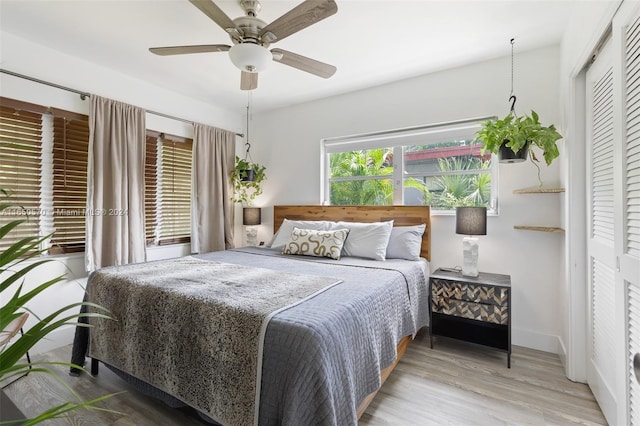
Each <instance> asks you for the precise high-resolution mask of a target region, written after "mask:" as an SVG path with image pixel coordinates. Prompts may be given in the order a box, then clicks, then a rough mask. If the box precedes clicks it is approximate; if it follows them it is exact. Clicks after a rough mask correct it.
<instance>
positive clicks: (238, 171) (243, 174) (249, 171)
mask: <svg viewBox="0 0 640 426" xmlns="http://www.w3.org/2000/svg"><path fill="white" fill-rule="evenodd" d="M265 170H266V167H265V166H261V165H260V164H258V163H253V162H251V161H250V160H247V159H242V158H240V157H238V156H237V155H236V165H235V168H234V169H233V171H232V172H231V181H232V182H233V192H234V195H233V198H232V199H231V200H232V201H233V202H234V203H240V204H242V205H245V206H248V205H251V203H252V202H253V200H254V199H255V198H256V197H257V196H258V195H260V194H262V186H261V184H262V181H263V180H265V179H266V178H267V175H266V174H265ZM250 175H251V176H252V177H253V179H252V180H249V179H248V178H249V176H250Z"/></svg>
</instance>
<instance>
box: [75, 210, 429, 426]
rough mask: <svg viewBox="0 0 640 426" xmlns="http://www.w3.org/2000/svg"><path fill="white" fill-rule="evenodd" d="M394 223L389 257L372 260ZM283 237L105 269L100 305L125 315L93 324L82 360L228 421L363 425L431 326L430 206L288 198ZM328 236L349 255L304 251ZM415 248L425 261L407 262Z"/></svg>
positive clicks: (94, 285) (93, 295)
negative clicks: (309, 202) (409, 349)
mask: <svg viewBox="0 0 640 426" xmlns="http://www.w3.org/2000/svg"><path fill="white" fill-rule="evenodd" d="M285 219H286V220H285ZM300 221H304V222H300ZM390 221H393V224H392V225H391V224H390ZM305 223H306V224H307V225H306V226H304V224H305ZM309 223H312V224H311V225H309ZM372 223H375V226H374V224H372ZM294 225H295V226H294ZM421 225H424V226H423V227H422V228H420V226H421ZM281 226H282V229H280V227H281ZM315 226H318V227H319V229H313V227H315ZM386 226H388V227H389V229H390V236H387V241H388V242H389V244H388V246H385V247H386V250H387V251H386V255H387V256H388V257H387V258H386V259H385V260H384V261H381V260H372V258H370V253H371V249H372V248H373V249H375V246H376V245H379V244H378V243H377V242H376V241H378V240H379V238H378V231H379V228H381V227H386ZM391 226H393V228H391ZM373 228H375V233H373V234H372V233H371V232H370V231H371V229H373ZM416 228H420V229H423V232H422V233H421V234H422V235H420V236H419V237H418V240H417V241H416V235H417V234H416V232H414V231H415V229H416ZM345 229H346V231H345ZM409 231H411V235H412V237H410V238H409V239H405V237H406V236H407V235H409V234H408V232H409ZM274 233H275V234H276V237H275V238H274V240H273V241H272V243H273V245H272V247H270V248H269V247H268V248H252V247H246V248H240V249H234V250H227V251H223V252H214V253H206V254H202V255H197V256H187V257H185V258H180V259H171V260H166V261H160V262H149V263H147V264H137V265H126V266H122V267H112V268H104V270H100V271H96V273H93V274H92V275H91V277H90V279H89V282H88V285H87V300H89V301H92V302H96V303H99V304H101V305H103V306H106V307H107V308H109V309H111V310H112V312H113V316H114V317H115V318H116V319H117V321H104V320H100V319H91V320H90V321H91V325H92V328H90V329H89V330H90V333H88V334H87V332H86V331H87V329H86V328H84V327H79V328H78V329H77V330H76V339H75V341H74V349H73V358H72V362H73V363H75V364H79V365H82V364H83V362H84V356H85V353H87V354H88V355H89V356H90V357H91V359H92V373H95V374H97V365H98V362H102V363H104V364H105V365H106V366H108V367H109V368H111V369H113V370H114V371H115V372H116V373H118V374H119V375H121V376H122V377H123V378H125V379H126V380H128V381H129V382H130V383H133V384H134V385H137V386H138V388H139V389H140V390H142V391H143V392H146V393H150V394H153V395H155V396H158V397H160V398H162V399H163V400H165V402H167V403H169V404H170V405H174V406H178V405H180V404H186V405H189V406H192V407H193V408H195V409H196V410H198V412H200V413H202V415H203V417H205V418H206V419H207V420H209V421H215V422H219V423H221V424H225V425H227V424H228V425H247V424H252V423H253V424H259V425H277V424H286V425H299V424H327V425H332V424H340V425H343V424H356V423H357V419H358V418H359V416H360V415H361V414H362V413H363V412H364V410H365V409H366V406H367V405H368V404H369V403H370V402H371V400H372V399H373V397H374V396H375V392H376V391H377V390H378V389H379V388H380V386H381V384H382V383H383V382H384V380H385V379H386V377H387V376H388V375H389V373H390V372H391V370H392V369H393V367H394V366H395V365H396V364H397V362H398V360H399V359H400V357H401V356H402V354H403V353H404V351H405V349H406V346H407V345H408V344H409V342H410V340H411V338H412V337H413V336H414V335H415V333H416V332H417V331H418V330H419V329H420V328H421V327H423V326H425V325H427V322H428V289H427V282H428V273H429V266H428V260H429V259H430V226H429V208H428V207H424V206H376V207H361V206H357V207H338V206H275V207H274ZM308 234H310V237H309V235H308ZM326 235H329V236H330V237H331V238H337V239H340V238H342V240H341V241H342V242H343V243H344V246H340V250H338V253H339V254H338V255H337V259H334V258H332V257H331V256H334V255H335V254H336V251H335V247H333V246H331V249H330V251H331V250H332V251H331V253H328V252H327V253H325V252H324V251H323V252H322V253H320V254H319V255H313V256H310V255H304V256H302V255H297V254H296V255H294V254H291V253H294V252H296V250H301V252H304V250H303V249H304V247H307V246H305V245H304V244H302V243H299V242H300V241H306V240H305V238H316V237H318V236H323V237H325V236H326ZM372 235H374V236H373V237H372ZM343 236H344V238H343ZM349 236H351V237H353V239H352V240H349ZM361 237H362V238H364V240H359V239H358V238H361ZM400 237H401V238H400ZM297 238H301V240H297ZM367 238H369V239H367ZM371 238H373V239H371ZM282 241H284V242H285V245H284V246H283V247H284V249H283V248H282V247H281V246H280V243H282ZM332 241H333V240H332ZM358 241H360V242H362V241H364V242H366V243H367V244H361V243H358V244H356V242H358ZM372 241H373V243H372ZM392 241H394V242H395V245H394V247H395V248H394V249H393V250H392V244H391V242H392ZM347 242H350V245H347ZM409 243H410V246H411V248H412V249H411V251H412V252H414V253H412V254H411V255H410V256H408V258H409V259H412V260H407V259H400V258H398V257H407V256H405V254H404V251H403V250H404V245H407V250H408V247H409ZM301 247H302V248H301ZM307 248H308V247H307ZM291 250H293V251H291ZM416 250H417V251H416ZM374 251H375V250H374ZM392 251H393V253H395V254H392ZM283 252H285V253H290V254H282V253H283ZM332 253H333V254H332ZM345 253H347V254H350V256H344V254H345ZM306 254H309V253H306ZM384 254H385V253H383V254H382V255H383V257H384ZM379 255H380V250H379V248H378V250H377V252H375V253H373V254H372V255H371V256H372V257H373V258H376V256H379ZM334 257H336V256H334ZM205 281H206V282H205ZM87 345H88V351H87Z"/></svg>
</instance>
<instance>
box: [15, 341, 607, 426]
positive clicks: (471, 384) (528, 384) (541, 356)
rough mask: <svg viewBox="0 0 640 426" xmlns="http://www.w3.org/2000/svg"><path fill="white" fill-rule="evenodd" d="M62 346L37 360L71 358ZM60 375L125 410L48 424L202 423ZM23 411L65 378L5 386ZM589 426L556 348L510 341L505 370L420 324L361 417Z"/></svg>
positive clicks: (590, 402)
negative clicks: (537, 347) (516, 344)
mask: <svg viewBox="0 0 640 426" xmlns="http://www.w3.org/2000/svg"><path fill="white" fill-rule="evenodd" d="M70 351H71V348H70V346H66V347H63V348H59V349H56V350H55V351H52V352H49V353H46V354H43V355H42V356H40V357H38V358H39V359H47V360H62V361H67V360H68V359H69V354H70ZM56 369H57V371H59V372H60V377H61V378H62V379H63V381H64V382H65V383H67V384H68V385H69V386H71V387H72V388H73V389H74V390H75V391H76V392H78V393H79V394H80V395H81V396H82V397H83V398H85V399H87V400H88V399H91V398H96V397H98V396H101V395H104V394H107V393H114V392H121V391H125V392H123V393H119V394H118V395H116V396H113V397H111V398H109V399H107V400H106V401H105V402H104V403H102V404H101V406H103V407H105V408H108V409H111V410H116V411H120V412H121V413H126V414H113V413H108V412H101V411H88V410H80V411H74V412H72V413H71V415H70V417H69V418H67V419H60V420H55V421H52V422H50V423H47V425H56V426H57V425H117V426H124V425H135V426H144V425H149V426H151V425H167V426H171V425H186V426H188V425H203V424H206V423H205V422H203V421H202V420H201V419H200V418H199V417H198V416H197V415H196V414H195V413H194V412H193V411H192V410H175V409H172V408H169V407H167V406H165V405H164V404H163V403H161V402H158V401H157V400H155V399H153V398H150V397H147V396H145V395H142V394H140V393H138V392H137V391H135V390H133V389H132V388H130V387H129V386H128V385H127V384H126V383H125V382H124V381H122V380H120V378H118V377H117V376H115V375H114V374H113V373H111V371H109V370H108V369H107V368H104V367H102V368H101V369H100V374H99V375H98V376H97V377H96V378H92V377H90V376H88V375H86V374H84V375H82V376H81V377H80V378H74V377H70V376H69V375H68V374H67V369H66V368H62V367H56ZM5 392H6V393H7V395H9V397H11V399H12V400H13V401H14V402H15V403H16V404H17V405H18V406H19V407H20V408H21V409H22V410H23V412H25V414H27V415H35V414H37V413H40V412H41V411H43V410H44V409H46V408H49V407H51V406H53V405H55V404H60V403H62V402H64V401H66V400H67V399H68V392H67V391H66V390H65V388H64V387H63V385H62V384H61V383H59V382H56V381H55V380H54V379H52V378H51V377H49V376H47V375H43V374H30V375H29V376H27V377H25V378H23V379H21V380H20V381H18V382H16V383H14V384H12V385H11V386H10V387H8V388H6V389H5ZM500 424H509V425H567V424H581V425H595V424H606V422H605V419H604V417H603V416H602V413H601V411H600V409H599V407H598V405H597V403H596V402H595V400H594V398H593V395H592V394H591V391H590V390H589V388H588V387H587V386H586V385H583V384H580V383H573V382H571V381H569V380H568V379H566V378H565V376H564V372H563V369H562V366H561V364H560V360H559V358H558V356H557V355H554V354H549V353H545V352H540V351H536V350H532V349H526V348H520V347H515V348H514V352H513V355H512V359H511V369H507V366H506V355H505V354H504V353H501V352H497V351H492V350H489V349H484V348H481V347H477V346H472V345H467V344H464V343H460V342H455V341H452V340H447V339H442V338H440V339H436V340H435V341H434V349H429V336H428V333H427V332H426V331H423V332H421V333H419V334H418V336H417V337H416V339H415V341H414V342H413V343H411V345H410V346H409V348H408V349H407V353H406V354H405V356H404V358H403V359H402V360H401V361H400V363H399V364H398V366H397V367H396V369H395V370H394V372H393V373H392V374H391V376H390V377H389V379H388V380H387V382H386V383H385V384H384V386H383V387H382V388H381V389H380V391H379V392H378V395H377V396H376V397H375V399H374V400H373V402H372V403H371V405H370V406H369V408H368V409H367V410H366V411H365V413H364V415H363V416H362V418H361V419H360V422H359V425H360V426H365V425H366V426H370V425H380V426H382V425H492V426H494V425H500Z"/></svg>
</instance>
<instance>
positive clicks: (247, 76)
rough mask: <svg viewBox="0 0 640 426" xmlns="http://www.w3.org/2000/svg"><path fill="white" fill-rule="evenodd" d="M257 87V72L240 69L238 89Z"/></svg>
mask: <svg viewBox="0 0 640 426" xmlns="http://www.w3.org/2000/svg"><path fill="white" fill-rule="evenodd" d="M257 87H258V73H257V72H246V71H242V75H241V76H240V90H253V89H255V88H257Z"/></svg>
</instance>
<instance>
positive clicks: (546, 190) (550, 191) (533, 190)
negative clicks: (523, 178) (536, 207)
mask: <svg viewBox="0 0 640 426" xmlns="http://www.w3.org/2000/svg"><path fill="white" fill-rule="evenodd" d="M559 192H564V188H522V189H514V190H513V193H514V194H556V193H559Z"/></svg>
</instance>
